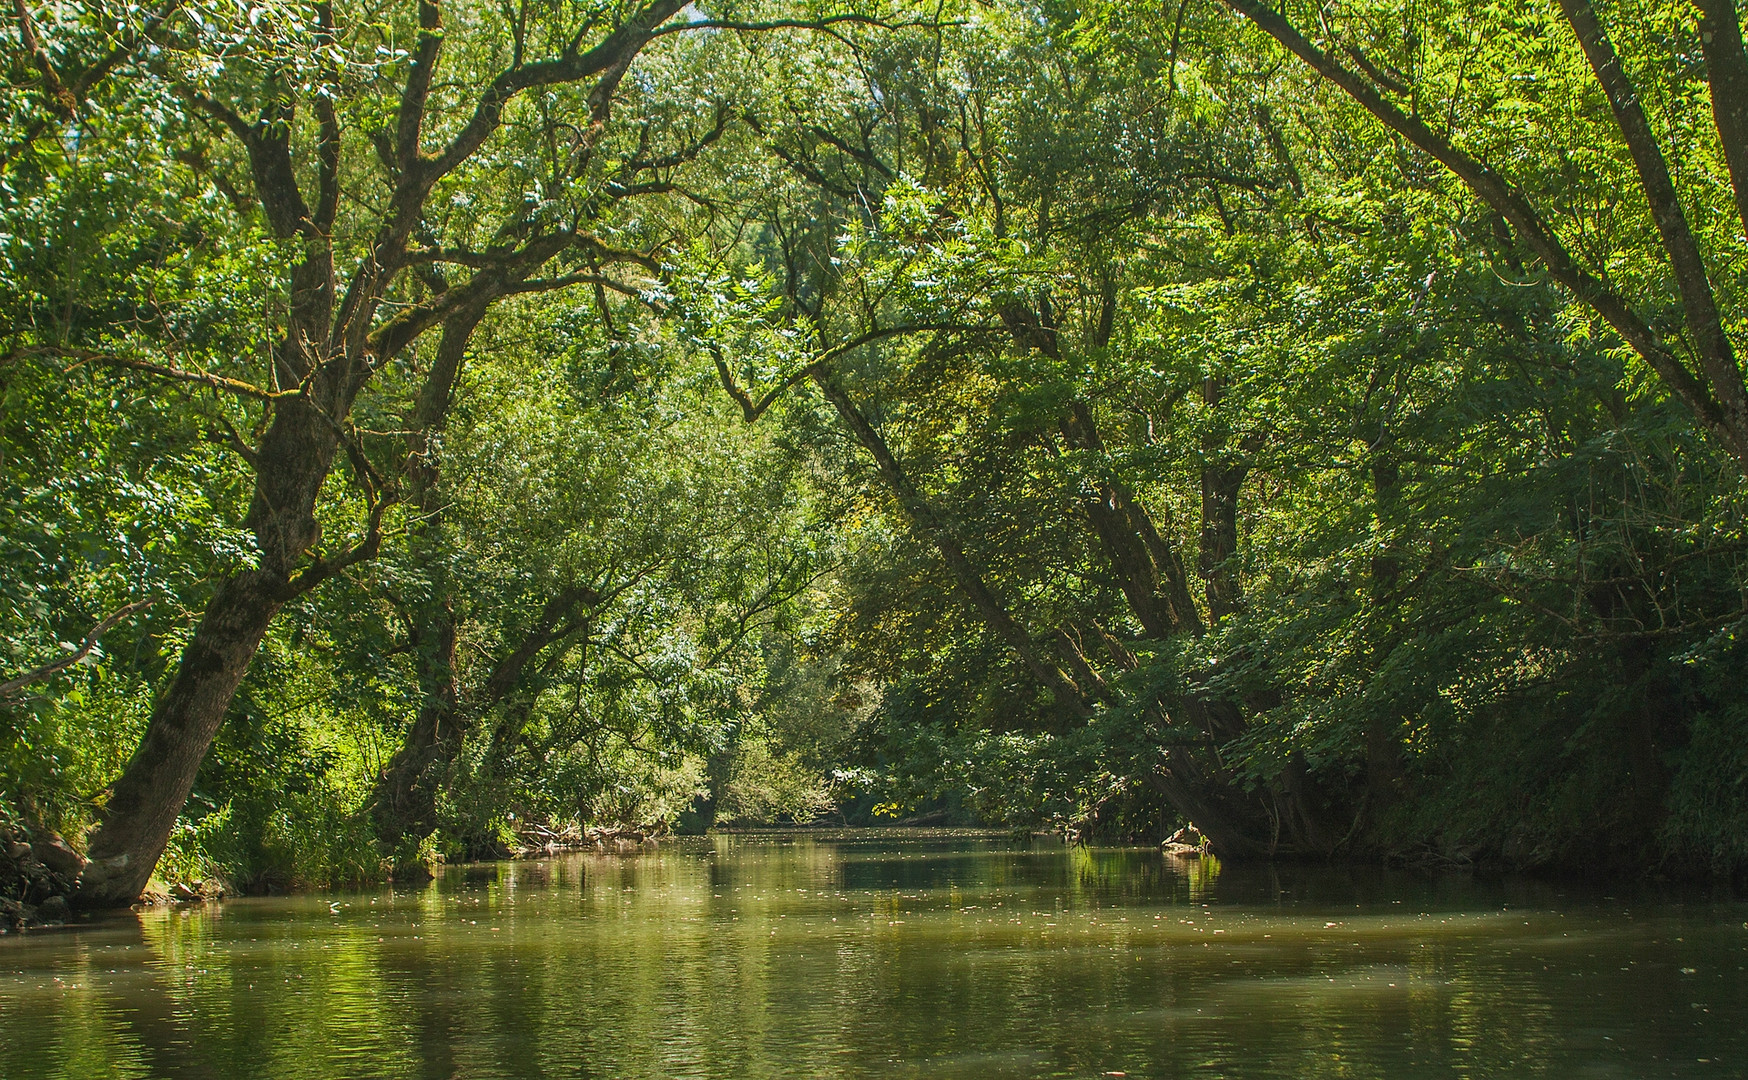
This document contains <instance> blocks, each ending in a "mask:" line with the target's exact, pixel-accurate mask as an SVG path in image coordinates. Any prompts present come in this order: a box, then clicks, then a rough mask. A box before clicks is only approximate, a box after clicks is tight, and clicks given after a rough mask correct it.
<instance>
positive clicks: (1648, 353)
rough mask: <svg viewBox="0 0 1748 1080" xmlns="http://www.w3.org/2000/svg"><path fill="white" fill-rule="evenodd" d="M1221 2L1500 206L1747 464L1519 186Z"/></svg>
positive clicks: (1570, 286) (1269, 22) (1677, 369)
mask: <svg viewBox="0 0 1748 1080" xmlns="http://www.w3.org/2000/svg"><path fill="white" fill-rule="evenodd" d="M1225 2H1226V5H1227V6H1228V7H1230V8H1231V9H1232V10H1234V11H1236V12H1238V13H1239V14H1240V15H1243V16H1244V17H1245V18H1247V19H1249V20H1250V21H1251V22H1253V23H1255V24H1256V26H1257V27H1258V28H1259V29H1261V30H1262V31H1263V32H1264V33H1266V34H1268V35H1269V36H1270V37H1272V38H1274V39H1275V40H1276V41H1278V42H1280V43H1281V44H1282V45H1284V46H1285V47H1286V48H1287V50H1288V51H1290V52H1291V53H1293V55H1295V56H1297V57H1299V59H1301V60H1303V61H1304V62H1305V63H1306V64H1308V65H1310V66H1311V67H1312V69H1314V70H1315V71H1316V72H1317V73H1318V74H1320V75H1322V76H1323V77H1324V78H1326V79H1328V80H1329V81H1330V82H1332V83H1334V84H1335V85H1336V86H1338V87H1340V88H1341V89H1342V90H1344V91H1346V92H1347V94H1348V96H1349V97H1351V98H1353V99H1354V101H1356V102H1358V103H1359V104H1360V106H1361V107H1363V108H1364V109H1365V110H1366V111H1367V112H1369V113H1371V114H1372V115H1373V116H1374V117H1376V118H1377V119H1378V120H1380V121H1382V122H1383V124H1384V125H1385V126H1386V127H1388V128H1390V130H1392V131H1394V132H1396V133H1397V134H1399V135H1401V136H1403V137H1404V138H1406V139H1407V140H1408V141H1409V142H1411V143H1413V144H1414V145H1415V146H1417V147H1419V148H1420V149H1421V150H1422V151H1424V152H1425V153H1427V154H1428V155H1430V156H1431V157H1432V158H1433V159H1434V160H1436V161H1438V162H1439V163H1440V164H1442V165H1444V166H1445V168H1447V169H1449V170H1450V171H1451V172H1452V173H1454V174H1455V175H1456V176H1457V178H1458V179H1460V180H1462V181H1463V183H1464V184H1466V185H1467V186H1468V187H1469V189H1470V190H1471V191H1473V192H1474V193H1475V194H1476V195H1477V196H1479V197H1480V198H1481V199H1482V201H1484V202H1486V203H1487V205H1488V206H1490V207H1492V208H1493V209H1494V210H1495V211H1496V212H1498V213H1499V215H1500V216H1501V217H1503V218H1504V219H1505V220H1506V221H1507V222H1509V223H1510V224H1511V226H1512V228H1514V229H1516V230H1517V232H1518V234H1519V235H1520V236H1521V237H1522V238H1523V241H1524V243H1525V244H1527V245H1528V246H1529V248H1530V250H1531V251H1532V252H1534V253H1535V255H1536V257H1537V258H1539V259H1541V261H1542V264H1543V266H1545V267H1546V268H1547V270H1548V274H1549V276H1551V277H1552V278H1553V279H1554V280H1555V281H1556V282H1558V283H1559V284H1560V285H1561V286H1563V287H1564V288H1566V289H1567V290H1568V291H1570V292H1571V293H1572V294H1573V295H1574V296H1575V297H1577V298H1578V299H1579V300H1580V301H1581V302H1583V303H1584V304H1586V305H1588V306H1589V307H1590V308H1591V309H1592V310H1593V311H1595V312H1596V313H1597V314H1598V315H1600V316H1601V317H1602V319H1603V321H1605V322H1607V323H1608V324H1609V325H1610V326H1611V327H1613V328H1614V330H1615V332H1616V333H1618V334H1620V335H1621V337H1622V338H1623V339H1624V340H1625V341H1626V343H1627V344H1628V345H1629V346H1630V347H1631V348H1632V349H1633V351H1635V352H1637V353H1638V354H1639V356H1640V357H1642V358H1643V359H1644V360H1645V362H1646V363H1647V364H1649V365H1650V366H1651V368H1652V370H1654V371H1656V372H1657V374H1658V375H1659V376H1660V377H1661V378H1662V379H1663V381H1664V383H1665V384H1667V385H1668V387H1669V389H1670V390H1671V391H1673V392H1674V394H1675V396H1676V397H1677V398H1678V399H1680V400H1681V402H1682V403H1683V404H1685V405H1686V406H1687V407H1688V408H1689V409H1690V410H1692V412H1693V414H1694V416H1695V418H1696V419H1698V421H1699V423H1700V425H1701V426H1702V427H1704V428H1705V429H1706V430H1707V431H1708V432H1710V433H1711V434H1712V436H1713V437H1714V438H1716V439H1718V441H1719V442H1720V443H1721V444H1722V445H1723V446H1724V448H1725V450H1727V451H1728V452H1729V453H1730V455H1731V456H1732V457H1734V458H1735V460H1736V463H1737V467H1738V468H1739V469H1742V470H1743V471H1745V472H1748V428H1740V429H1739V428H1737V427H1736V426H1735V425H1734V424H1733V423H1732V422H1731V418H1730V417H1728V416H1726V414H1725V412H1724V410H1723V409H1722V408H1721V407H1720V405H1719V402H1718V400H1717V398H1716V397H1714V396H1713V394H1712V392H1711V390H1710V389H1708V388H1707V386H1706V385H1705V384H1704V383H1703V382H1701V381H1700V380H1699V378H1698V377H1696V376H1695V375H1694V373H1693V372H1692V371H1691V370H1689V369H1688V367H1687V365H1686V364H1684V363H1683V362H1682V361H1681V360H1680V359H1679V358H1678V357H1677V356H1676V355H1675V354H1674V352H1673V351H1671V349H1670V348H1669V346H1668V345H1667V344H1666V343H1665V341H1664V340H1663V337H1662V336H1661V335H1660V334H1658V333H1657V332H1656V331H1655V330H1653V329H1651V327H1650V326H1649V325H1648V324H1647V323H1646V322H1645V321H1644V319H1642V318H1640V317H1639V314H1638V313H1637V312H1636V311H1634V310H1633V309H1632V306H1631V305H1630V304H1628V303H1627V301H1626V299H1625V298H1624V297H1622V296H1621V295H1620V294H1619V293H1617V292H1615V291H1614V290H1613V289H1612V288H1610V287H1609V286H1608V285H1607V284H1605V283H1604V282H1603V281H1601V280H1600V279H1598V278H1597V277H1596V276H1595V275H1594V274H1591V273H1590V272H1589V271H1587V270H1585V269H1584V268H1583V267H1581V266H1579V265H1578V263H1577V261H1576V260H1575V259H1573V257H1572V255H1571V253H1570V252H1568V251H1567V250H1566V247H1565V245H1564V244H1562V243H1561V241H1560V239H1559V237H1558V236H1556V235H1555V234H1554V232H1553V230H1552V229H1550V228H1549V227H1548V226H1547V225H1546V224H1545V223H1544V222H1543V221H1542V219H1541V216H1540V215H1539V214H1537V212H1536V210H1535V208H1534V207H1533V206H1531V204H1530V202H1529V200H1528V198H1526V197H1525V196H1524V194H1523V192H1521V191H1520V190H1518V188H1517V187H1516V186H1514V185H1513V184H1512V183H1511V182H1510V181H1508V180H1506V179H1505V178H1504V177H1502V176H1500V175H1499V174H1498V173H1496V172H1494V171H1493V169H1491V168H1490V167H1488V166H1487V165H1484V164H1482V163H1481V162H1480V161H1477V160H1476V159H1475V158H1472V157H1470V156H1469V155H1468V154H1465V153H1463V152H1462V151H1461V150H1458V149H1457V148H1456V147H1455V146H1453V145H1452V144H1451V143H1450V141H1449V140H1447V139H1445V138H1444V137H1443V136H1440V135H1439V134H1437V133H1436V132H1434V131H1433V130H1432V129H1431V128H1429V127H1428V126H1427V125H1426V124H1425V123H1424V122H1423V121H1421V120H1420V119H1419V118H1418V117H1414V116H1410V115H1408V114H1406V113H1404V112H1402V111H1401V110H1400V109H1398V108H1396V107H1395V106H1394V105H1392V104H1390V103H1389V102H1388V101H1385V100H1384V99H1383V98H1382V97H1380V96H1379V94H1378V92H1377V90H1376V89H1374V88H1373V87H1372V85H1371V84H1370V83H1369V82H1367V81H1366V80H1365V79H1364V78H1362V77H1361V76H1359V75H1356V74H1355V73H1354V72H1351V71H1348V70H1347V69H1346V68H1344V67H1342V66H1341V65H1340V64H1339V63H1337V62H1336V61H1335V60H1334V59H1333V58H1331V57H1330V56H1329V55H1327V54H1326V53H1324V52H1323V51H1322V50H1320V49H1318V48H1317V47H1316V46H1315V45H1312V44H1311V43H1310V42H1309V41H1307V40H1306V39H1305V38H1304V37H1303V36H1302V35H1301V34H1300V33H1299V32H1298V31H1297V30H1295V29H1293V27H1292V24H1290V23H1288V22H1287V20H1286V19H1284V18H1283V17H1282V16H1281V15H1280V13H1279V12H1277V11H1275V9H1274V8H1272V7H1270V6H1269V5H1268V4H1266V3H1263V2H1261V0H1225Z"/></svg>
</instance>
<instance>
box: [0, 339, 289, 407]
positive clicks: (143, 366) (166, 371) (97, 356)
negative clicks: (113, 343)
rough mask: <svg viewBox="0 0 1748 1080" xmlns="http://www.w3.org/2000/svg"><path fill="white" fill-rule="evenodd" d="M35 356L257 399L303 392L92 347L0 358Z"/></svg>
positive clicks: (40, 349) (0, 361)
mask: <svg viewBox="0 0 1748 1080" xmlns="http://www.w3.org/2000/svg"><path fill="white" fill-rule="evenodd" d="M35 357H54V358H59V359H65V360H72V361H73V363H72V364H71V365H69V366H68V367H66V368H64V369H63V371H64V372H70V371H72V370H74V369H75V368H78V367H80V366H81V365H84V364H108V365H110V366H111V367H119V368H126V369H128V370H129V371H140V372H144V373H145V374H147V375H155V376H157V377H158V378H161V379H169V380H171V381H173V382H182V383H192V384H194V385H197V386H209V387H211V388H212V389H214V390H223V391H225V392H226V393H229V394H236V395H237V396H239V397H246V398H253V399H255V400H256V401H277V400H279V399H280V398H290V397H299V396H301V395H302V394H303V390H302V389H301V388H300V389H297V390H264V389H262V388H261V387H259V386H256V385H255V384H254V383H246V382H243V381H242V380H241V379H232V378H228V377H226V376H224V375H215V374H213V373H212V372H210V371H186V370H184V369H182V368H173V367H166V366H165V365H163V364H155V363H153V362H151V361H150V360H140V359H137V358H135V357H131V356H120V355H117V354H115V353H106V352H97V351H94V350H91V349H63V348H59V347H57V346H52V345H34V346H31V347H29V348H24V349H17V350H15V351H13V352H11V353H8V354H7V355H6V356H4V357H0V366H5V365H6V364H10V363H13V362H14V361H17V360H27V359H32V358H35Z"/></svg>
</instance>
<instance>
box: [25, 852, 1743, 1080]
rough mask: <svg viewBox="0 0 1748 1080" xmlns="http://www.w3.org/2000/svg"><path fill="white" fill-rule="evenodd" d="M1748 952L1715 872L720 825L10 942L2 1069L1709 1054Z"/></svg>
mask: <svg viewBox="0 0 1748 1080" xmlns="http://www.w3.org/2000/svg"><path fill="white" fill-rule="evenodd" d="M1745 966H1748V905H1744V904H1741V903H1739V902H1735V901H1728V900H1714V899H1712V898H1709V897H1707V896H1704V895H1703V894H1693V893H1689V894H1682V895H1675V894H1659V893H1657V892H1655V891H1651V890H1644V889H1641V890H1637V891H1635V892H1633V893H1632V894H1631V895H1621V894H1616V893H1598V892H1590V891H1585V890H1581V889H1577V888H1571V887H1563V886H1560V885H1557V884H1550V883H1547V882H1535V881H1511V880H1505V881H1490V882H1476V881H1473V880H1468V879H1466V878H1462V877H1455V876H1432V875H1424V874H1414V873H1403V872H1389V871H1382V870H1365V869H1353V868H1336V867H1316V866H1302V865H1295V866H1254V865H1244V866H1222V865H1220V864H1219V863H1217V862H1215V861H1213V860H1181V859H1175V858H1169V857H1165V856H1162V855H1161V854H1160V853H1158V852H1157V851H1153V850H1149V849H1137V848H1084V847H1080V848H1068V847H1063V846H1062V845H1060V844H1059V843H1050V842H1045V841H1038V842H1034V843H1015V842H1013V841H1012V840H1010V839H1008V838H1006V837H999V836H990V835H986V834H976V833H965V832H947V831H941V832H917V831H911V830H906V831H904V832H894V831H868V832H841V833H828V832H815V831H810V832H807V833H800V834H793V835H781V834H776V835H729V836H718V837H711V838H706V839H704V840H701V841H697V842H692V843H688V844H686V845H681V846H676V847H673V848H665V849H662V850H659V851H656V852H650V853H643V854H638V855H632V856H605V855H576V856H570V857H565V858H557V859H550V860H546V861H542V862H528V863H504V864H489V865H478V866H458V867H449V868H446V869H445V871H444V872H443V873H441V874H440V875H439V876H438V877H437V879H436V880H434V881H432V882H431V883H429V884H428V885H424V886H421V887H419V888H416V889H399V890H395V889H384V890H380V891H376V892H360V893H349V894H334V895H329V896H320V897H318V896H299V897H288V898H274V899H248V900H239V901H231V902H227V903H225V904H222V905H211V906H209V907H206V908H194V909H174V910H168V911H166V910H155V911H147V912H144V913H142V914H140V915H138V916H136V917H132V918H128V919H124V920H120V921H115V922H110V923H105V924H102V925H99V926H95V927H92V928H88V929H86V930H83V931H81V932H78V933H73V934H44V935H28V936H25V937H22V938H17V939H8V940H3V941H0V1077H5V1078H8V1080H10V1078H14V1077H17V1078H26V1077H28V1078H36V1077H45V1078H46V1077H68V1078H72V1077H109V1076H114V1077H132V1076H166V1077H172V1076H173V1077H197V1078H204V1077H242V1076H251V1077H253V1076H275V1077H279V1076H283V1077H299V1078H305V1077H307V1078H311V1080H315V1078H327V1077H346V1078H353V1077H377V1076H381V1077H418V1078H424V1077H431V1078H437V1077H510V1076H516V1077H523V1076H528V1077H546V1076H565V1077H603V1078H605V1077H676V1078H679V1077H687V1078H689V1077H700V1078H704V1077H723V1078H728V1077H735V1078H740V1077H748V1078H762V1077H814V1076H820V1077H825V1076H830V1077H840V1076H842V1077H925V1076H926V1077H955V1076H964V1077H1057V1076H1066V1077H1078V1076H1084V1077H1096V1076H1101V1075H1107V1074H1111V1073H1125V1074H1127V1075H1128V1076H1131V1077H1179V1076H1186V1077H1187V1076H1197V1077H1204V1076H1206V1077H1264V1076H1268V1077H1276V1076H1303V1077H1391V1078H1400V1077H1406V1078H1415V1077H1431V1076H1440V1077H1445V1076H1553V1075H1560V1076H1562V1077H1564V1076H1568V1075H1570V1076H1576V1077H1586V1076H1597V1077H1603V1076H1619V1077H1637V1076H1649V1075H1657V1076H1721V1075H1729V1074H1730V1069H1731V1068H1735V1067H1738V1066H1739V1065H1740V1063H1741V1062H1744V1061H1748V1034H1745V1033H1748V1022H1745V1021H1748V978H1745V971H1744V968H1745ZM1730 1063H1735V1064H1734V1065H1732V1064H1730Z"/></svg>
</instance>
